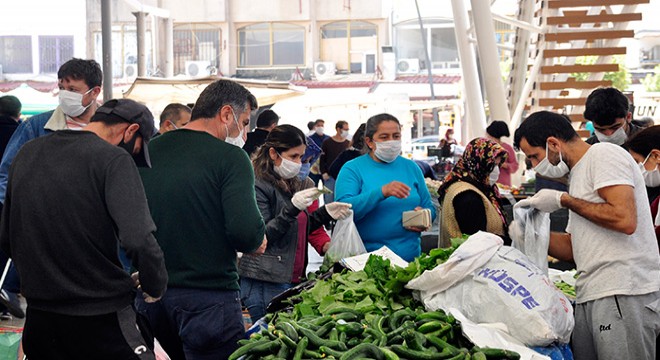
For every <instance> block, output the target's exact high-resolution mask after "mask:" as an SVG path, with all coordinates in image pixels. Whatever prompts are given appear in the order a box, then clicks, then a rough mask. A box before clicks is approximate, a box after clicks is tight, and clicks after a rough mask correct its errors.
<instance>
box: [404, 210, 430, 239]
mask: <svg viewBox="0 0 660 360" xmlns="http://www.w3.org/2000/svg"><path fill="white" fill-rule="evenodd" d="M422 209H423V208H422V207H421V206H417V207H416V208H415V211H420V210H422ZM404 229H406V230H408V231H412V232H416V233H421V232H424V231H426V230H428V229H427V228H422V227H416V226H410V227H404Z"/></svg>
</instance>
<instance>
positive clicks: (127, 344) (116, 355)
mask: <svg viewBox="0 0 660 360" xmlns="http://www.w3.org/2000/svg"><path fill="white" fill-rule="evenodd" d="M23 350H24V352H25V355H26V356H27V358H28V359H29V360H41V359H48V360H60V359H61V360H65V359H67V360H68V359H81V360H82V359H99V360H102V359H107V360H129V359H130V360H145V359H149V360H154V359H155V356H154V353H153V352H152V351H151V350H149V348H148V347H147V344H146V342H145V341H144V339H143V338H142V335H140V331H139V330H138V329H137V326H136V323H135V311H134V310H133V308H132V307H131V306H127V307H126V308H124V309H122V310H120V311H118V312H114V313H110V314H104V315H95V316H72V315H63V314H56V313H52V312H47V311H41V310H36V309H31V308H30V306H28V308H27V314H26V319H25V328H24V329H23Z"/></svg>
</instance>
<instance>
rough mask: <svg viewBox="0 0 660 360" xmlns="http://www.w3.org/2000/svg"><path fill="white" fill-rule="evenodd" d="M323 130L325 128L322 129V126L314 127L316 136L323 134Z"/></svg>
mask: <svg viewBox="0 0 660 360" xmlns="http://www.w3.org/2000/svg"><path fill="white" fill-rule="evenodd" d="M324 130H325V129H323V126H319V127H317V128H316V129H314V131H315V132H316V135H318V136H321V135H323V131H324Z"/></svg>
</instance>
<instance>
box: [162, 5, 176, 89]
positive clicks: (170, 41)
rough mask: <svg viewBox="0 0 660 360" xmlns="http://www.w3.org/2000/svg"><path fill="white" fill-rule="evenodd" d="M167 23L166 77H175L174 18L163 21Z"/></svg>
mask: <svg viewBox="0 0 660 360" xmlns="http://www.w3.org/2000/svg"><path fill="white" fill-rule="evenodd" d="M163 20H164V22H165V31H164V33H165V35H164V36H165V77H166V78H171V77H174V21H173V20H172V18H171V17H170V18H166V19H163Z"/></svg>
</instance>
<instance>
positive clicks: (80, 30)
mask: <svg viewBox="0 0 660 360" xmlns="http://www.w3.org/2000/svg"><path fill="white" fill-rule="evenodd" d="M99 4H100V3H99ZM99 6H100V5H99ZM0 34H2V35H31V36H32V69H33V74H27V75H26V76H27V78H31V77H32V76H33V75H35V74H38V72H39V35H66V36H73V55H74V56H75V57H79V58H85V57H86V54H87V48H86V44H87V43H86V39H87V37H86V34H87V18H86V9H85V0H58V1H44V0H20V1H12V2H11V4H7V6H6V8H5V9H4V10H3V11H0ZM7 77H8V78H14V77H15V78H16V79H17V80H18V79H21V78H25V76H23V77H22V76H20V75H7Z"/></svg>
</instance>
